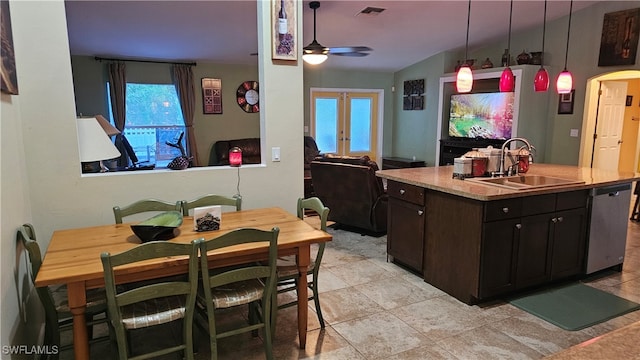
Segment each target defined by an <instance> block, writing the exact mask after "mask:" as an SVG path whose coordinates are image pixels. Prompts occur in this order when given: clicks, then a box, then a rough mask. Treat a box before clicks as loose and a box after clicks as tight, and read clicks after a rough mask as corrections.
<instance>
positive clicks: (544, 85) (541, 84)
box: [533, 67, 549, 92]
mask: <svg viewBox="0 0 640 360" xmlns="http://www.w3.org/2000/svg"><path fill="white" fill-rule="evenodd" d="M533 89H534V90H535V91H538V92H543V91H547V90H548V89H549V73H548V72H547V69H545V68H543V67H541V68H540V70H538V72H537V73H536V76H535V78H534V79H533Z"/></svg>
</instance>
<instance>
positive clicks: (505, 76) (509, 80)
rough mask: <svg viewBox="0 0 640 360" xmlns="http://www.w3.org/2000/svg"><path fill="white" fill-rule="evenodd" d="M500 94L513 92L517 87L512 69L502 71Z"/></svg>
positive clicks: (507, 68)
mask: <svg viewBox="0 0 640 360" xmlns="http://www.w3.org/2000/svg"><path fill="white" fill-rule="evenodd" d="M498 85H499V87H500V92H512V91H513V89H515V87H516V78H515V77H514V76H513V71H511V68H510V67H508V66H507V67H506V68H504V70H502V75H500V82H499V84H498Z"/></svg>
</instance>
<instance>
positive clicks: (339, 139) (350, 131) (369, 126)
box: [310, 90, 379, 161]
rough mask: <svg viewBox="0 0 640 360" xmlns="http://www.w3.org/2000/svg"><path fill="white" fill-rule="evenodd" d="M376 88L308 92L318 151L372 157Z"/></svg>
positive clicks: (375, 119) (375, 123) (312, 129)
mask: <svg viewBox="0 0 640 360" xmlns="http://www.w3.org/2000/svg"><path fill="white" fill-rule="evenodd" d="M378 96H379V94H378V93H377V92H357V91H348V92H330V91H313V90H312V92H311V102H310V103H311V136H313V137H314V138H315V140H316V143H317V144H318V148H319V149H320V151H321V152H322V153H325V154H326V153H331V154H336V155H347V156H363V155H368V156H369V157H370V158H371V159H372V160H374V161H377V160H376V153H377V139H378V111H379V109H378Z"/></svg>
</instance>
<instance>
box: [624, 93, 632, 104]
mask: <svg viewBox="0 0 640 360" xmlns="http://www.w3.org/2000/svg"><path fill="white" fill-rule="evenodd" d="M632 104H633V95H627V99H626V102H625V105H626V106H631V105H632Z"/></svg>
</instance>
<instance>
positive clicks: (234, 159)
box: [229, 146, 242, 167]
mask: <svg viewBox="0 0 640 360" xmlns="http://www.w3.org/2000/svg"><path fill="white" fill-rule="evenodd" d="M241 165H242V149H240V148H239V147H237V146H234V147H232V148H231V149H229V166H234V167H239V166H241Z"/></svg>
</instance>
